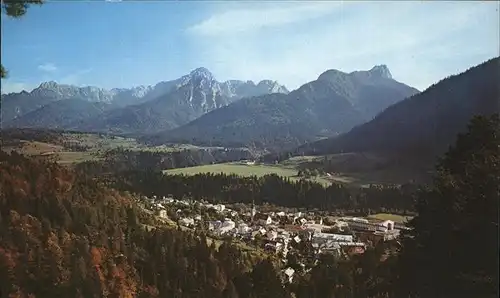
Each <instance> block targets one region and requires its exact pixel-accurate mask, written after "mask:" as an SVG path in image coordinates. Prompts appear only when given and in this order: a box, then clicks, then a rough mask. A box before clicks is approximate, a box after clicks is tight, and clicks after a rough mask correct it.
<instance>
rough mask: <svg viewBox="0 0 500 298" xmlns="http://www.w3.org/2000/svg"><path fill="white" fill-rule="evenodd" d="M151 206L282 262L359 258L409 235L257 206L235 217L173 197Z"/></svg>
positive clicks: (384, 224)
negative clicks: (292, 256) (326, 256)
mask: <svg viewBox="0 0 500 298" xmlns="http://www.w3.org/2000/svg"><path fill="white" fill-rule="evenodd" d="M148 201H149V206H150V209H153V211H155V212H156V214H157V215H158V217H160V218H167V217H168V215H167V208H170V210H171V212H173V211H175V214H178V215H179V216H178V217H177V223H178V225H180V226H183V227H186V228H190V229H203V230H204V231H205V232H207V234H208V235H209V236H211V237H214V238H217V237H219V238H221V237H232V238H235V239H240V240H242V241H244V242H246V243H248V244H252V245H258V246H260V247H261V248H263V249H265V250H266V251H269V252H273V253H276V254H278V255H280V256H281V257H283V258H286V256H287V254H288V253H289V252H291V251H293V252H294V253H297V254H301V253H302V254H303V253H304V251H307V252H308V253H309V254H310V253H311V252H312V254H313V257H316V256H318V255H319V254H323V253H331V254H337V255H345V256H349V255H353V254H360V253H364V251H365V250H366V248H367V247H368V246H374V245H376V244H377V243H378V242H379V241H388V240H392V239H396V238H397V237H398V236H399V233H400V231H401V230H403V229H406V227H404V226H403V225H402V224H399V223H395V222H393V221H390V220H385V221H373V220H372V221H369V220H367V219H365V218H356V217H342V218H336V219H335V220H334V221H333V222H331V221H330V222H329V225H325V224H324V223H323V219H322V218H321V217H320V216H318V215H315V214H314V213H313V212H307V213H303V212H291V213H290V212H284V211H279V212H257V210H256V208H255V206H252V208H251V210H243V211H242V210H238V211H236V210H232V209H231V208H228V207H227V206H225V205H223V204H211V203H208V202H203V201H202V202H199V201H186V200H177V199H174V198H172V197H163V198H156V197H152V198H149V199H148ZM194 206H195V207H196V208H193V207H194ZM193 210H195V211H193ZM201 210H203V212H202V211H201ZM186 214H188V215H186ZM214 217H215V218H214ZM306 248H309V249H306ZM289 269H291V268H289ZM292 271H293V269H291V270H288V271H287V272H286V274H285V275H286V276H287V278H291V276H292V275H293V272H292Z"/></svg>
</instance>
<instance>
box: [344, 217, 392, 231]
mask: <svg viewBox="0 0 500 298" xmlns="http://www.w3.org/2000/svg"><path fill="white" fill-rule="evenodd" d="M347 223H348V224H349V227H350V228H352V229H353V230H360V231H373V232H375V231H378V232H387V231H391V230H393V229H394V222H393V221H392V220H385V221H382V222H369V221H368V220H354V219H353V220H349V221H347Z"/></svg>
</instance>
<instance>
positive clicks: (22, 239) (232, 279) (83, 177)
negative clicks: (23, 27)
mask: <svg viewBox="0 0 500 298" xmlns="http://www.w3.org/2000/svg"><path fill="white" fill-rule="evenodd" d="M499 136H500V121H499V118H498V115H496V116H494V117H490V118H485V117H477V118H474V119H473V120H472V121H471V123H470V125H469V129H468V131H467V132H466V133H464V134H462V135H460V136H458V138H457V141H456V143H455V145H454V146H452V147H451V148H450V149H449V150H448V152H447V153H446V154H445V155H444V156H443V157H442V158H441V160H440V161H439V163H438V165H437V174H436V176H435V179H434V182H433V183H432V184H431V185H428V186H425V187H420V188H419V189H418V191H416V196H415V197H414V196H413V195H412V193H413V192H414V191H413V188H412V187H409V186H407V187H406V188H404V187H403V188H379V187H375V186H374V187H372V188H369V189H365V190H358V191H357V192H353V191H352V190H348V189H345V188H343V187H341V186H330V187H328V188H324V187H322V186H320V185H316V184H314V183H312V182H306V181H301V182H298V183H295V184H294V183H292V182H289V181H286V180H284V179H282V178H279V177H275V176H267V177H264V178H259V179H258V178H239V177H235V176H226V175H199V176H193V177H183V176H160V175H159V174H158V173H156V172H153V171H132V172H129V173H122V174H121V175H120V177H114V176H113V175H108V176H106V177H105V178H102V177H96V176H95V175H94V174H86V173H85V168H84V167H82V168H79V169H70V168H66V167H61V166H59V165H57V164H56V163H50V162H47V161H41V160H33V159H30V158H27V157H24V156H21V155H18V154H16V153H12V154H5V153H1V154H0V297H85V298H86V297H213V298H215V297H224V298H225V297H232V298H234V297H241V298H244V297H248V298H250V297H252V298H254V297H255V298H257V297H258V298H266V297H269V298H271V297H272V298H275V297H297V298H298V297H300V298H302V297H336V298H337V297H346V298H347V297H430V298H433V297H436V298H438V297H484V298H489V297H497V293H498V292H497V291H498V278H499V275H498V266H497V265H498V240H499V239H498V233H499V230H498V215H499V185H500V154H499V150H498V148H500V139H499ZM102 179H105V180H102ZM140 194H148V195H151V194H158V195H162V194H173V195H175V196H184V197H188V196H190V197H193V198H195V199H207V200H213V201H217V202H250V201H251V200H255V201H256V202H259V203H262V202H268V203H273V204H276V205H282V206H292V207H303V208H317V209H325V210H338V211H339V212H352V211H355V212H370V211H369V210H377V211H379V210H380V208H385V209H386V210H407V211H410V210H411V211H414V212H416V214H417V216H415V217H414V218H413V220H411V221H410V223H409V226H410V227H411V228H412V230H411V231H409V232H405V233H404V234H403V236H402V238H401V241H400V248H399V251H398V253H397V254H394V255H391V256H389V257H388V258H382V255H383V254H384V251H385V247H384V246H383V244H381V245H380V246H376V247H375V248H373V249H370V250H368V251H367V252H366V253H364V254H362V255H359V256H356V257H353V258H350V259H336V258H335V257H333V256H331V255H325V256H322V257H321V258H320V259H319V260H318V262H317V263H316V265H315V266H314V267H313V268H312V270H311V271H309V272H307V273H305V274H303V275H301V276H300V277H298V278H297V279H294V281H293V283H291V284H286V285H285V284H283V283H282V281H281V275H280V272H279V271H278V270H277V269H276V267H275V262H274V260H273V259H272V258H268V257H267V256H266V255H260V256H256V255H254V254H249V253H248V252H245V251H242V250H241V249H240V248H239V247H237V246H235V245H233V244H232V243H231V242H230V241H226V242H224V243H222V244H221V245H220V246H219V247H218V248H217V247H216V246H215V245H214V244H213V242H212V244H208V242H207V238H206V236H205V235H202V234H200V233H195V232H186V231H181V230H178V229H175V228H168V227H163V226H158V225H157V223H156V222H155V219H154V218H153V217H152V216H151V215H150V214H148V213H146V212H144V210H143V209H141V208H140V207H139V206H138V205H137V204H136V202H135V200H134V197H135V196H137V195H140ZM414 198H416V200H415V201H414ZM155 226H156V228H154V227H155ZM150 227H153V229H151V228H150ZM290 262H292V260H290ZM292 263H293V262H292Z"/></svg>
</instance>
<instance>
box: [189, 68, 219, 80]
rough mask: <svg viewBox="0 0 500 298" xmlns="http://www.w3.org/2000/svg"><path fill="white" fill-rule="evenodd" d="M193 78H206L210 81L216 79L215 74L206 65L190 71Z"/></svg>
mask: <svg viewBox="0 0 500 298" xmlns="http://www.w3.org/2000/svg"><path fill="white" fill-rule="evenodd" d="M189 76H190V77H191V78H192V79H206V80H208V81H214V80H215V78H214V75H213V74H212V73H211V72H210V71H209V70H208V69H206V68H205V67H198V68H196V69H194V70H193V71H191V72H190V73H189Z"/></svg>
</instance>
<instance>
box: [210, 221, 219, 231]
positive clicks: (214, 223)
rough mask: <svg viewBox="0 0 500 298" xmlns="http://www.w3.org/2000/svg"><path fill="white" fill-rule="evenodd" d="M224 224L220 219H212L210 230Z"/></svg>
mask: <svg viewBox="0 0 500 298" xmlns="http://www.w3.org/2000/svg"><path fill="white" fill-rule="evenodd" d="M221 226H222V222H221V221H220V220H216V221H210V222H208V230H209V231H213V230H218V229H219V228H220V227H221Z"/></svg>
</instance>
